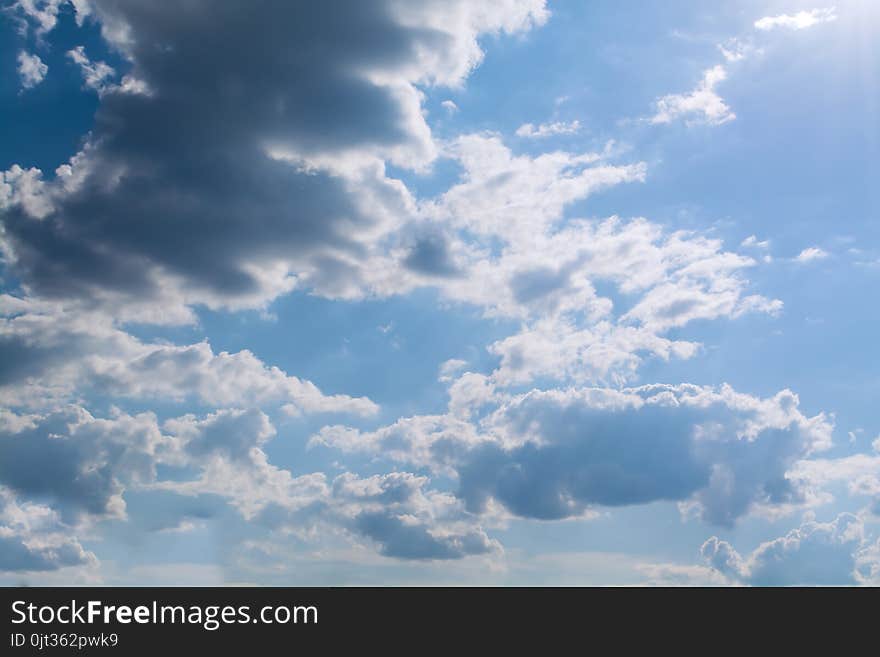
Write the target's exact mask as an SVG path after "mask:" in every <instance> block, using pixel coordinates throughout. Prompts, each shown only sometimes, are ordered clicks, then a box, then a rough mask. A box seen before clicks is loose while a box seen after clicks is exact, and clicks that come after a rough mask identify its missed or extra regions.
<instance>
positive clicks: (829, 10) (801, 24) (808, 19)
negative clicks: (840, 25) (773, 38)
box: [755, 7, 837, 32]
mask: <svg viewBox="0 0 880 657" xmlns="http://www.w3.org/2000/svg"><path fill="white" fill-rule="evenodd" d="M836 20H837V9H836V8H835V7H826V8H824V9H810V10H805V11H799V12H797V13H795V14H779V15H778V16H765V17H764V18H760V19H758V20H756V21H755V28H756V29H758V30H762V31H764V32H768V31H770V30H775V29H780V28H781V29H787V30H804V29H807V28H808V27H813V26H814V25H818V24H820V23H831V22H833V21H836Z"/></svg>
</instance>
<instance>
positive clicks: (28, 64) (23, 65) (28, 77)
mask: <svg viewBox="0 0 880 657" xmlns="http://www.w3.org/2000/svg"><path fill="white" fill-rule="evenodd" d="M48 72H49V67H48V66H46V65H45V64H44V63H43V60H42V59H40V58H39V56H37V55H32V54H30V53H27V52H25V51H24V50H20V51H19V52H18V76H19V77H20V78H21V88H22V89H32V88H34V87H36V86H37V85H38V84H40V82H42V81H43V78H45V77H46V73H48Z"/></svg>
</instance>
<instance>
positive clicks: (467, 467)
mask: <svg viewBox="0 0 880 657" xmlns="http://www.w3.org/2000/svg"><path fill="white" fill-rule="evenodd" d="M494 403H496V404H497V405H496V410H495V411H493V412H492V413H491V414H490V415H489V416H487V417H484V418H483V419H482V420H481V421H480V423H479V425H478V426H473V425H471V424H469V423H468V422H466V421H464V420H462V419H460V418H454V417H451V416H423V417H419V416H416V417H413V418H408V419H404V420H400V421H399V422H397V423H396V424H394V425H391V426H389V427H384V428H382V429H379V430H377V431H375V432H372V433H366V434H362V433H360V432H357V431H354V430H351V429H345V428H341V427H325V428H324V429H323V430H322V431H321V432H320V433H319V434H318V436H316V437H315V438H314V439H313V442H314V443H321V444H325V445H331V446H336V447H339V448H341V449H343V450H346V451H359V450H366V451H370V452H374V453H376V454H380V455H384V456H386V457H387V458H391V459H393V460H397V461H403V462H408V463H412V464H414V465H418V466H421V467H429V468H431V469H433V470H435V471H438V472H443V473H450V472H451V473H454V475H455V476H456V477H457V479H458V484H459V485H458V490H457V496H458V497H459V498H460V499H461V500H462V501H463V502H464V504H465V507H466V509H467V510H468V511H469V512H471V513H474V514H481V513H484V512H486V511H487V510H488V508H489V502H491V501H495V502H499V503H501V504H502V505H503V506H504V507H505V508H507V510H509V511H510V512H511V513H513V514H515V515H518V516H522V517H527V518H540V519H546V520H551V519H560V518H569V517H575V516H578V515H581V514H583V513H584V512H586V511H588V510H589V509H590V508H593V507H599V506H607V507H614V506H625V505H634V504H645V503H649V502H655V501H660V500H668V501H677V502H682V503H685V505H686V506H687V507H690V508H692V509H693V510H694V511H695V512H697V513H698V514H699V515H700V516H701V517H702V518H703V519H704V520H706V521H707V522H710V523H712V524H717V525H725V526H729V525H731V524H733V523H734V522H735V521H736V520H737V519H738V518H740V517H741V516H743V515H744V514H746V513H747V512H749V511H750V510H753V509H755V508H756V507H763V506H772V507H780V506H784V505H787V504H799V503H802V502H804V501H805V497H804V495H805V493H804V491H803V490H802V489H801V488H799V487H798V486H796V485H795V484H794V483H793V482H792V481H790V480H789V479H788V478H787V473H788V472H789V470H790V469H791V468H792V466H793V464H794V463H795V462H796V461H798V459H801V458H804V457H805V456H807V455H809V454H810V453H812V452H813V451H814V450H818V449H822V448H825V447H827V446H828V445H829V444H830V433H831V425H830V423H828V422H827V420H826V418H825V417H824V416H822V415H818V416H816V417H814V418H807V417H805V416H803V415H802V414H801V413H800V412H799V411H798V408H797V397H795V396H794V395H793V394H792V393H790V392H788V391H783V392H781V393H779V394H778V395H776V396H775V397H773V398H770V399H758V398H755V397H750V396H747V395H741V394H738V393H735V392H734V391H733V390H731V389H729V388H727V387H724V388H722V389H721V390H720V391H715V390H712V389H710V388H700V387H697V386H690V385H682V386H662V385H655V386H645V387H643V388H634V389H629V390H623V391H615V390H610V389H599V388H596V389H589V388H587V389H569V390H550V391H537V390H535V391H532V392H530V393H527V394H524V395H517V396H506V397H504V396H501V397H499V396H497V395H496V398H495V402H494Z"/></svg>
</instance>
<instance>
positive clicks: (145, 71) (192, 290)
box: [2, 0, 547, 308]
mask: <svg viewBox="0 0 880 657" xmlns="http://www.w3.org/2000/svg"><path fill="white" fill-rule="evenodd" d="M31 4H32V3H31ZM31 4H28V5H27V6H28V7H30V6H31ZM89 7H90V9H91V12H92V15H93V16H94V17H95V19H96V20H98V21H99V22H100V23H101V25H102V34H103V35H104V37H105V39H107V40H108V41H109V42H110V45H111V46H112V47H113V48H115V49H117V50H118V51H119V52H121V53H122V54H123V55H124V57H125V58H127V60H128V66H129V67H130V71H129V75H130V76H131V77H130V79H131V80H135V81H138V84H141V85H143V87H144V88H146V89H149V91H150V93H127V92H126V86H125V85H124V84H122V85H108V84H107V82H108V80H109V78H110V76H111V72H110V69H109V67H107V66H106V64H103V63H101V62H92V61H90V60H89V59H88V58H87V56H86V54H85V52H84V50H82V49H80V48H78V49H74V50H73V51H71V53H70V57H71V58H72V59H73V60H74V61H75V62H77V63H78V64H79V65H80V66H81V67H82V68H83V72H84V75H85V80H86V84H87V85H89V86H92V87H96V88H99V89H101V90H102V98H101V104H100V107H99V110H98V113H97V116H96V123H95V126H94V129H93V130H92V132H91V136H90V138H89V140H88V143H87V145H86V148H85V149H84V150H83V151H82V153H81V154H79V155H78V156H77V157H76V158H74V159H73V160H72V161H71V162H70V163H69V165H67V167H68V168H67V170H66V173H69V174H70V175H69V176H60V175H59V176H56V177H55V178H54V179H50V180H47V181H45V182H44V183H43V190H42V194H41V196H42V206H41V207H40V211H39V212H38V213H36V214H35V213H33V212H31V211H30V210H31V209H32V208H29V207H27V206H26V205H24V204H21V203H16V202H15V201H14V200H13V201H12V202H11V203H9V202H7V203H8V205H7V208H6V211H5V213H4V218H3V225H4V233H3V238H2V239H3V243H4V244H3V247H4V251H5V252H6V253H7V254H9V256H10V257H9V263H8V264H9V266H10V267H11V268H12V269H13V270H14V271H15V273H16V275H17V276H18V277H19V278H20V279H21V280H22V282H23V283H24V284H25V285H27V286H29V289H31V290H32V291H33V292H35V293H38V294H41V295H43V296H47V297H54V298H66V299H71V298H74V297H79V298H99V299H103V300H104V301H105V302H107V303H108V304H109V303H114V302H115V303H116V304H122V300H125V299H130V298H132V297H138V298H140V299H143V300H144V302H143V304H142V305H148V304H147V302H150V301H152V302H153V306H154V307H155V306H157V305H159V306H162V307H164V308H172V307H174V306H177V307H180V306H181V305H183V306H188V305H192V304H206V305H209V306H212V307H224V308H230V307H233V308H234V307H236V306H237V307H242V306H250V307H260V306H263V305H265V304H266V303H267V302H268V301H270V300H271V299H273V298H275V297H277V296H278V295H279V294H283V293H285V292H287V291H289V290H290V289H292V287H293V286H294V285H295V284H296V281H297V277H298V275H303V276H305V277H307V278H310V280H311V281H312V283H313V284H314V286H316V287H321V288H322V289H324V290H326V291H330V292H332V291H334V290H335V291H337V292H339V293H340V294H343V295H344V294H345V293H344V292H342V291H343V290H345V288H346V285H348V284H349V282H350V281H358V280H359V277H358V275H357V274H358V273H359V271H358V264H359V263H360V264H362V263H363V261H364V259H365V258H366V257H367V255H368V252H369V250H370V249H369V245H371V244H373V243H374V240H375V239H376V238H377V236H380V235H382V234H383V233H387V232H388V231H389V230H390V229H392V228H394V227H395V225H397V224H399V223H400V222H401V220H402V218H403V219H404V220H405V219H406V217H407V213H406V206H407V203H409V197H408V193H407V192H406V190H405V189H404V188H403V187H402V185H400V184H399V183H398V182H396V181H392V180H389V179H387V178H386V177H385V175H384V160H390V161H391V162H393V163H395V164H398V165H401V166H408V167H423V166H425V165H426V164H428V163H429V162H430V161H431V160H432V159H433V158H434V157H435V156H436V146H435V144H434V142H433V139H432V137H431V133H430V129H429V128H428V126H427V124H426V123H425V120H424V117H423V115H422V111H421V92H420V91H419V89H418V88H417V86H416V85H458V84H460V83H461V82H462V80H463V79H464V78H465V77H466V76H467V74H468V73H469V72H470V70H471V69H472V68H473V67H474V66H476V65H477V64H478V63H479V61H480V59H481V57H482V51H481V49H480V47H479V42H478V38H479V36H480V35H481V34H484V33H497V32H507V33H514V32H518V31H522V30H526V29H529V28H531V27H532V26H534V25H537V24H540V23H542V22H543V21H544V20H546V17H547V12H546V10H545V9H544V6H543V2H542V1H534V0H531V1H523V2H509V3H503V4H498V3H488V2H487V3H479V2H478V3H474V2H457V3H452V4H450V3H420V4H419V5H418V6H412V5H408V4H405V3H403V4H402V3H397V2H390V1H388V0H375V1H373V2H363V3H357V6H356V8H353V7H352V6H350V5H349V4H345V7H344V10H341V9H340V8H338V7H335V6H333V5H332V3H331V4H328V5H322V9H321V10H320V11H318V12H316V11H315V10H314V8H312V7H309V8H308V9H306V8H304V7H303V6H301V5H298V4H289V3H277V2H269V1H264V2H258V3H256V4H254V5H253V6H252V7H251V9H250V10H249V11H248V14H247V16H246V18H245V19H244V20H242V17H241V15H240V14H239V13H238V11H237V9H236V8H235V7H233V6H232V5H224V6H223V7H220V8H218V7H217V6H216V4H215V3H211V2H194V3H188V4H187V5H186V7H185V8H184V9H183V10H181V9H180V8H175V9H174V10H172V9H171V8H169V7H164V6H159V5H156V6H152V5H151V6H150V7H145V6H144V5H143V3H140V2H132V1H124V2H115V1H114V2H110V1H106V2H105V1H103V0H95V1H94V2H90V3H89ZM440 9H442V11H440ZM49 11H50V13H51V12H54V9H49ZM303 12H307V13H308V16H307V17H306V16H305V15H304V14H303ZM233 14H234V15H233ZM45 25H46V28H45V29H51V25H54V23H53V22H52V21H48V22H46V23H45ZM303 89H308V90H309V92H308V93H307V94H305V95H303V94H302V93H301V90H303ZM129 90H130V85H129ZM70 177H74V178H75V179H76V181H77V182H76V184H75V185H71V184H69V183H70V180H69V178H70ZM16 186H17V185H16ZM12 196H13V199H14V198H18V197H20V196H21V192H19V191H17V190H14V191H13V192H12ZM135 201H136V202H135ZM401 210H403V211H401Z"/></svg>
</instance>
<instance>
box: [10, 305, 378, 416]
mask: <svg viewBox="0 0 880 657" xmlns="http://www.w3.org/2000/svg"><path fill="white" fill-rule="evenodd" d="M0 353H2V354H3V356H4V360H5V364H4V367H3V377H2V379H0V404H2V405H6V406H12V407H15V406H23V407H29V408H44V407H47V406H49V407H51V406H53V405H57V404H59V403H64V402H67V401H72V400H74V399H76V398H78V397H81V396H83V395H97V396H109V397H111V398H120V397H121V398H135V399H162V400H169V401H176V402H181V401H186V400H195V401H197V402H199V403H202V404H206V405H210V406H214V407H222V406H230V405H272V406H281V405H283V406H284V410H285V411H286V412H287V413H289V414H300V413H332V412H344V413H354V414H358V415H371V414H373V413H375V412H376V411H377V409H378V407H377V406H376V404H374V403H373V402H372V401H370V400H369V399H366V398H353V397H349V396H347V395H325V394H323V393H322V392H321V391H320V390H319V389H318V388H317V386H315V385H314V384H313V383H311V382H310V381H305V380H302V379H299V378H297V377H295V376H290V375H288V374H286V373H285V372H283V371H282V370H280V369H279V368H277V367H272V366H268V365H266V364H264V363H263V362H262V361H260V360H259V359H258V358H257V357H256V356H254V355H253V354H252V353H251V352H250V351H247V350H245V351H239V352H237V353H227V352H220V353H215V352H214V351H213V349H212V348H211V346H210V345H209V344H208V343H207V342H199V343H195V344H190V345H173V344H168V343H161V342H159V343H147V342H143V341H141V340H138V339H137V338H135V337H133V336H132V335H130V334H129V333H126V332H125V331H123V330H121V329H119V328H117V327H115V326H114V325H113V323H112V321H110V320H109V319H108V318H107V317H106V316H104V315H102V314H100V313H86V312H76V311H66V310H64V309H63V308H62V307H61V306H59V305H57V304H53V303H40V302H35V301H33V300H30V299H20V298H17V297H12V296H9V295H0Z"/></svg>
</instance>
